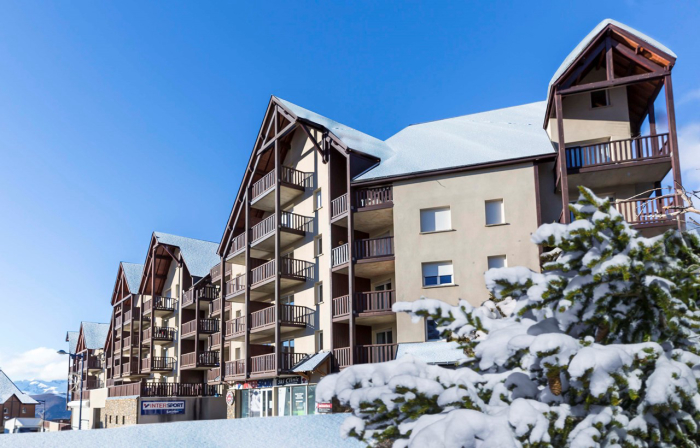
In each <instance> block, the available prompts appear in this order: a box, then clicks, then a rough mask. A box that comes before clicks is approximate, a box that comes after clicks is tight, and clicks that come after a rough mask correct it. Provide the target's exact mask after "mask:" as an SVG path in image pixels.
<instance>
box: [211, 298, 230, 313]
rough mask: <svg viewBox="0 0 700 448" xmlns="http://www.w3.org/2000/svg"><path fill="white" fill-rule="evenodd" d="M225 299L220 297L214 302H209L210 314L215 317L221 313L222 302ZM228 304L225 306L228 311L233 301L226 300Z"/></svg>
mask: <svg viewBox="0 0 700 448" xmlns="http://www.w3.org/2000/svg"><path fill="white" fill-rule="evenodd" d="M222 302H223V300H222V299H221V298H218V299H216V300H214V301H212V302H210V303H209V316H210V317H214V316H218V315H220V314H221V303H222ZM225 303H226V306H225V308H224V310H225V311H228V310H230V309H231V302H225Z"/></svg>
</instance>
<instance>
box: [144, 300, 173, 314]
mask: <svg viewBox="0 0 700 448" xmlns="http://www.w3.org/2000/svg"><path fill="white" fill-rule="evenodd" d="M154 309H155V311H175V299H174V298H173V297H162V296H155V297H154V298H152V299H151V300H147V301H146V302H144V304H143V314H150V313H151V312H153V310H154Z"/></svg>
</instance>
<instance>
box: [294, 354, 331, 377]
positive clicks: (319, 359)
mask: <svg viewBox="0 0 700 448" xmlns="http://www.w3.org/2000/svg"><path fill="white" fill-rule="evenodd" d="M330 355H331V352H319V353H316V354H315V355H311V356H307V357H306V358H304V359H302V360H301V362H299V364H297V365H296V366H294V367H292V372H295V373H300V372H313V371H314V370H316V368H318V366H320V365H321V363H323V361H325V360H326V359H327V358H328V357H329V356H330Z"/></svg>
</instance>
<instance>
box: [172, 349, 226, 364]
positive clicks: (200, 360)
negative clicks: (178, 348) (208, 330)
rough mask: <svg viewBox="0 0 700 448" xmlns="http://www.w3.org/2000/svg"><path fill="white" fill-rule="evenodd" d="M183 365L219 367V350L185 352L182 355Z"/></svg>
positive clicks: (181, 362)
mask: <svg viewBox="0 0 700 448" xmlns="http://www.w3.org/2000/svg"><path fill="white" fill-rule="evenodd" d="M180 364H182V367H218V366H219V352H218V351H204V352H199V353H194V352H192V353H185V354H184V355H181V356H180Z"/></svg>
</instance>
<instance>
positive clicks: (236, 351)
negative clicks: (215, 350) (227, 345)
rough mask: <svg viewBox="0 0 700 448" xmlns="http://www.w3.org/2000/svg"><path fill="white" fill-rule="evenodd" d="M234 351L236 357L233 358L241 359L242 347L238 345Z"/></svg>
mask: <svg viewBox="0 0 700 448" xmlns="http://www.w3.org/2000/svg"><path fill="white" fill-rule="evenodd" d="M234 353H235V355H234V356H235V357H234V358H233V359H234V360H236V359H241V348H240V347H236V350H235V351H234Z"/></svg>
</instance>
